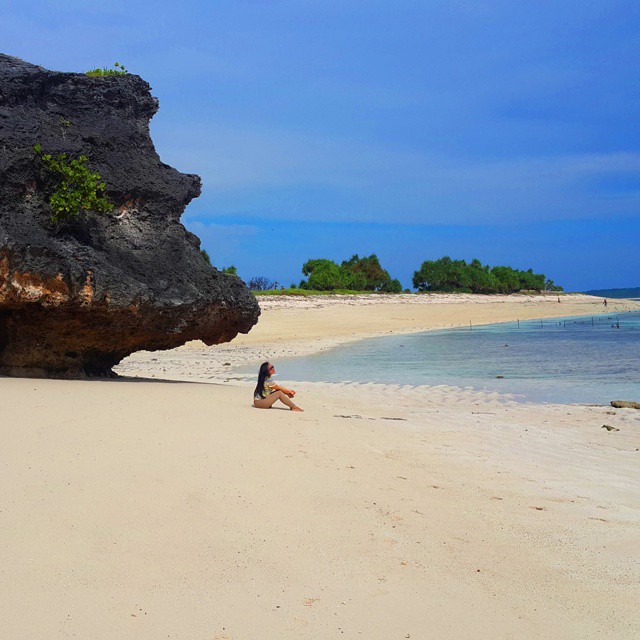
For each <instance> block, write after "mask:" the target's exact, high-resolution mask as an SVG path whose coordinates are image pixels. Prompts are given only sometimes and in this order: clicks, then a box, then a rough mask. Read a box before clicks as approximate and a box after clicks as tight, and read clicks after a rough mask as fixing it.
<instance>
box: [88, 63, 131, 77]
mask: <svg viewBox="0 0 640 640" xmlns="http://www.w3.org/2000/svg"><path fill="white" fill-rule="evenodd" d="M113 67H114V68H113V69H109V68H107V67H103V68H102V69H101V68H99V67H98V68H97V69H91V70H89V71H87V72H86V73H85V75H87V76H89V77H90V78H96V77H97V78H103V77H105V76H126V75H129V71H128V70H127V69H126V68H125V66H124V65H123V64H120V63H119V62H116V63H115V64H114V65H113Z"/></svg>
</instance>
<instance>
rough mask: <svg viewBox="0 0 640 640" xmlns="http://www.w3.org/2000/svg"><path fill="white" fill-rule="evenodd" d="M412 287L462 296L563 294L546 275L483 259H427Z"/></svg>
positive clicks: (416, 274) (415, 275) (414, 278)
mask: <svg viewBox="0 0 640 640" xmlns="http://www.w3.org/2000/svg"><path fill="white" fill-rule="evenodd" d="M413 286H414V287H415V288H416V289H417V290H418V291H455V292H460V293H515V292H517V291H523V290H532V291H543V290H544V291H562V290H563V288H562V287H560V286H558V285H556V284H555V283H554V282H553V280H549V279H547V278H546V277H545V275H544V274H543V273H534V272H533V270H532V269H528V270H527V271H522V270H520V269H514V268H512V267H503V266H496V267H491V266H489V265H488V264H485V265H483V264H482V263H481V262H480V260H477V259H475V260H472V261H471V262H469V263H467V262H466V261H465V260H452V259H451V258H450V257H449V256H445V257H444V258H440V259H439V260H426V261H425V262H423V263H422V266H421V267H420V269H419V270H418V271H416V272H415V273H414V274H413Z"/></svg>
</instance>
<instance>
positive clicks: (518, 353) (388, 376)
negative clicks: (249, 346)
mask: <svg viewBox="0 0 640 640" xmlns="http://www.w3.org/2000/svg"><path fill="white" fill-rule="evenodd" d="M278 371H279V374H280V378H282V379H288V380H299V381H311V382H317V381H328V382H343V381H353V382H382V383H390V384H402V385H405V384H409V385H422V384H427V385H438V384H445V385H451V386H458V387H471V388H473V389H478V390H484V391H497V392H500V393H506V394H516V395H517V398H516V399H521V400H529V401H536V402H560V403H598V404H600V403H608V402H609V401H610V400H614V399H628V400H640V313H639V312H631V313H623V314H614V315H602V316H585V317H574V318H559V319H556V320H549V319H547V320H543V321H540V320H532V321H525V322H520V324H519V325H518V324H517V323H501V324H494V325H485V326H481V327H473V328H472V329H470V328H469V327H466V328H457V329H447V330H439V331H428V332H424V333H418V334H412V335H403V336H389V337H382V338H371V339H366V340H362V341H360V342H356V343H353V344H349V345H343V346H340V347H337V348H335V349H332V350H330V351H326V352H324V353H321V354H317V355H313V356H304V357H297V358H289V359H286V360H279V361H278ZM497 376H504V378H502V379H498V378H497Z"/></svg>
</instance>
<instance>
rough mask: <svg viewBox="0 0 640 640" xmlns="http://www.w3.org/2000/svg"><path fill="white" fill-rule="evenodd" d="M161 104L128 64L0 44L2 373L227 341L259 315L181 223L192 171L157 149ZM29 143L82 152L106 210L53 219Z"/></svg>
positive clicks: (77, 371) (84, 371)
mask: <svg viewBox="0 0 640 640" xmlns="http://www.w3.org/2000/svg"><path fill="white" fill-rule="evenodd" d="M157 109H158V101H157V100H156V98H154V97H153V96H152V95H151V93H150V87H149V85H148V84H147V83H146V82H145V81H144V80H142V79H141V78H140V77H138V76H135V75H123V76H111V77H87V76H86V75H84V74H79V73H59V72H54V71H48V70H46V69H43V68H42V67H38V66H35V65H32V64H29V63H27V62H24V61H22V60H19V59H18V58H13V57H10V56H6V55H1V54H0V373H3V374H9V375H44V376H82V375H109V374H110V372H111V367H113V366H114V365H115V364H117V363H118V362H119V361H120V360H122V358H124V357H125V356H127V355H128V354H130V353H132V352H134V351H137V350H139V349H147V350H151V351H153V350H157V349H170V348H173V347H176V346H179V345H181V344H184V343H185V342H186V341H188V340H195V339H200V340H202V341H204V342H205V343H206V344H209V345H211V344H217V343H220V342H226V341H229V340H232V339H233V338H234V337H235V336H236V335H237V334H238V332H242V333H246V332H248V331H249V330H250V329H251V327H252V326H253V325H254V324H255V323H256V322H257V320H258V315H259V314H260V311H259V307H258V304H257V302H256V300H255V298H254V297H253V295H252V294H251V293H250V292H249V290H248V289H247V288H246V287H245V286H244V284H243V283H242V281H241V280H240V279H239V278H238V277H237V276H233V275H227V274H223V273H221V272H219V271H217V270H216V269H214V268H213V267H211V266H210V265H209V264H208V262H207V261H206V260H205V258H204V257H203V256H202V254H201V252H200V240H199V239H198V238H197V237H196V236H195V235H193V234H192V233H190V232H189V231H187V230H186V229H185V228H184V227H183V226H182V224H180V216H181V215H182V213H183V211H184V209H185V207H186V205H187V204H188V203H189V202H190V201H191V199H192V198H195V197H197V196H198V195H199V194H200V178H199V177H198V176H196V175H187V174H183V173H179V172H178V171H176V170H175V169H173V168H171V167H169V166H167V165H166V164H164V163H162V162H161V161H160V159H159V157H158V154H157V153H156V151H155V149H154V146H153V143H152V141H151V138H150V136H149V120H150V119H151V117H152V116H153V115H154V114H155V112H156V111H157ZM35 144H40V145H41V147H42V149H43V151H46V152H47V153H53V154H57V153H67V154H69V155H70V156H78V155H80V154H83V155H85V156H87V158H88V161H87V166H88V167H89V168H90V169H91V170H92V171H97V172H98V173H100V175H101V176H102V178H103V180H104V182H106V185H107V191H106V195H107V197H108V198H109V200H110V201H111V202H112V203H114V205H115V208H114V210H113V211H112V212H110V213H107V214H98V213H88V214H87V215H86V216H84V217H83V218H81V219H80V220H78V221H77V222H74V223H71V224H69V225H67V226H64V227H61V228H56V227H55V226H54V225H53V224H52V222H51V212H50V208H49V204H48V197H47V195H46V193H45V189H44V187H45V179H44V178H43V176H42V169H41V166H40V165H39V161H38V160H37V158H36V157H35V154H34V151H33V147H34V145H35Z"/></svg>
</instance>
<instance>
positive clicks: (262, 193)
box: [0, 0, 640, 291]
mask: <svg viewBox="0 0 640 640" xmlns="http://www.w3.org/2000/svg"><path fill="white" fill-rule="evenodd" d="M0 51H2V52H3V53H8V54H10V55H16V56H18V57H21V58H24V59H25V60H28V61H30V62H33V63H36V64H40V65H42V66H44V67H47V68H50V69H57V70H63V71H85V70H87V69H90V68H95V67H98V66H111V65H112V64H113V62H115V61H118V62H121V63H123V64H124V65H125V66H126V67H127V68H128V69H129V70H130V71H131V72H132V73H137V74H139V75H140V76H142V77H143V78H144V79H145V80H147V81H148V82H149V83H150V84H151V86H152V90H153V94H154V95H155V96H157V97H158V98H159V100H160V111H159V112H158V114H157V115H156V116H155V117H154V119H153V120H152V123H151V133H152V137H153V140H154V143H155V146H156V149H157V150H158V153H159V154H160V157H161V158H162V160H163V161H164V162H166V163H168V164H171V165H172V166H174V167H176V168H177V169H179V170H181V171H184V172H186V173H197V174H199V175H200V176H201V177H202V181H203V192H202V195H201V196H200V197H199V198H198V199H196V200H194V201H193V202H192V203H191V204H190V205H189V207H188V208H187V210H186V212H185V214H184V216H183V222H184V224H185V225H186V226H187V228H189V229H190V230H191V231H193V232H194V233H196V234H198V235H199V236H200V238H201V239H202V246H203V248H205V249H206V250H207V251H208V253H209V254H210V256H211V259H212V262H213V263H214V264H215V265H216V266H219V267H222V266H228V265H230V264H233V265H235V266H236V267H237V268H238V272H239V274H240V275H241V276H242V277H243V278H244V279H249V278H251V277H253V276H265V277H268V278H270V279H272V280H276V281H278V282H279V283H281V284H284V285H289V284H290V283H292V282H299V281H300V279H301V278H302V273H301V266H302V264H303V263H304V262H305V261H306V260H307V259H309V258H319V257H326V258H331V259H333V260H336V261H338V262H339V261H342V260H344V259H348V258H349V257H350V256H351V255H352V254H354V253H358V254H360V255H363V254H365V255H368V254H370V253H376V254H377V255H378V257H379V258H380V261H381V263H382V265H383V266H384V267H385V268H387V269H388V270H389V271H390V272H391V275H392V276H393V277H398V278H400V280H401V282H402V283H403V285H404V286H406V287H409V286H411V276H412V274H413V272H414V271H415V270H416V269H418V268H419V266H420V264H421V263H422V261H424V260H428V259H436V258H439V257H441V256H443V255H449V256H451V257H453V258H464V259H467V260H471V259H472V258H479V259H480V260H481V261H483V262H485V263H490V264H492V265H493V264H509V265H511V266H514V267H518V268H525V269H526V268H529V267H531V268H533V269H534V271H536V272H542V273H545V274H546V275H547V276H548V277H550V278H552V279H553V280H554V281H555V282H556V283H559V284H562V285H564V286H565V288H566V289H567V290H575V291H580V290H586V289H591V288H608V287H631V286H640V249H639V239H640V148H639V143H640V117H639V116H640V82H639V81H638V68H639V64H638V63H639V62H640V60H639V58H640V3H638V2H637V1H636V2H627V1H620V2H618V1H616V0H606V1H604V0H603V1H597V2H596V1H590V0H579V1H574V0H555V1H553V2H551V1H546V0H535V1H534V0H522V1H520V2H513V0H505V1H502V0H495V1H491V0H486V1H484V2H477V1H474V0H465V1H463V0H442V1H440V0H423V1H421V2H418V1H413V0H398V1H397V2H390V1H389V0H385V1H379V0H366V1H364V0H363V1H356V0H340V1H334V0H317V1H313V2H312V1H310V0H282V1H279V0H273V1H267V0H234V1H215V0H209V1H208V2H200V1H194V2H190V1H189V0H185V1H183V2H180V3H176V2H175V1H171V2H167V1H165V0H155V1H154V2H140V1H138V0H128V1H127V2H124V1H123V0H112V1H110V2H109V3H102V4H99V3H87V2H86V1H84V2H80V1H78V0H61V1H59V2H54V1H49V2H46V1H31V2H29V1H28V0H27V1H26V2H25V1H24V0H22V1H21V2H13V1H6V0H0Z"/></svg>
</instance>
